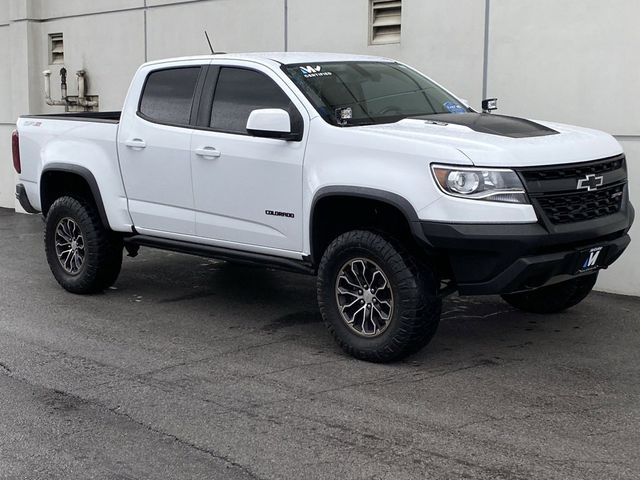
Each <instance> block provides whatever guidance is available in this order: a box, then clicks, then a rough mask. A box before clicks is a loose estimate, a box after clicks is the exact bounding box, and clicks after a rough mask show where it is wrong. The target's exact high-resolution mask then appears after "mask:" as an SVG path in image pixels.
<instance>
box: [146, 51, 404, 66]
mask: <svg viewBox="0 0 640 480" xmlns="http://www.w3.org/2000/svg"><path fill="white" fill-rule="evenodd" d="M213 59H229V60H248V61H254V62H259V63H269V62H277V63H282V64H285V65H287V64H296V63H324V62H357V61H360V62H392V61H393V60H392V59H390V58H385V57H375V56H371V55H355V54H351V53H322V52H251V53H224V54H222V53H221V54H215V55H198V56H191V57H179V58H167V59H163V60H156V61H152V62H148V64H157V63H166V62H176V61H180V60H213Z"/></svg>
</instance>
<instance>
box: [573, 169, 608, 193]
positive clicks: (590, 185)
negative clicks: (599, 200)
mask: <svg viewBox="0 0 640 480" xmlns="http://www.w3.org/2000/svg"><path fill="white" fill-rule="evenodd" d="M603 183H604V177H603V176H602V175H595V174H593V173H590V174H589V175H587V176H586V177H584V178H581V179H580V180H578V186H577V187H576V189H578V190H580V189H582V188H586V189H587V191H589V192H591V191H592V190H596V189H597V188H598V187H601V186H602V184H603Z"/></svg>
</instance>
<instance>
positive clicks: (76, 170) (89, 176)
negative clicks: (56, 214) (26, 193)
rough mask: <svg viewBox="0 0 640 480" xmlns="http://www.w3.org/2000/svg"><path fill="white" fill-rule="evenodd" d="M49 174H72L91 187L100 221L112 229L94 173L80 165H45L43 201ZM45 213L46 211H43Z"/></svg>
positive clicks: (41, 177)
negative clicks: (45, 181) (47, 174)
mask: <svg viewBox="0 0 640 480" xmlns="http://www.w3.org/2000/svg"><path fill="white" fill-rule="evenodd" d="M49 172H64V173H72V174H74V175H78V176H79V177H81V178H82V179H84V181H85V182H87V185H89V189H90V190H91V195H93V200H94V202H95V204H96V208H97V209H98V214H99V215H100V220H101V221H102V224H103V225H104V226H105V227H106V228H110V226H109V219H108V218H107V212H106V210H105V209H104V203H103V201H102V195H101V194H100V187H98V182H97V181H96V178H95V177H94V176H93V173H91V171H90V170H89V169H87V168H85V167H81V166H80V165H75V164H73V163H58V162H52V163H48V164H46V165H45V167H44V168H43V169H42V173H41V174H40V199H41V201H42V198H43V195H42V193H43V181H42V180H43V177H44V175H45V174H46V173H49ZM43 213H44V209H43Z"/></svg>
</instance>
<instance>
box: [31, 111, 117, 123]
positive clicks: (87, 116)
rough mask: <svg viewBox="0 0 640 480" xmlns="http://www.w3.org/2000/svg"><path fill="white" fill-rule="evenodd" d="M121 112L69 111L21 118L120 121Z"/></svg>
mask: <svg viewBox="0 0 640 480" xmlns="http://www.w3.org/2000/svg"><path fill="white" fill-rule="evenodd" d="M121 114H122V112H69V113H46V114H41V115H22V116H21V117H20V118H59V119H60V120H79V121H83V122H100V123H119V122H120V115H121Z"/></svg>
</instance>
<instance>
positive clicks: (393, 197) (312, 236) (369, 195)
mask: <svg viewBox="0 0 640 480" xmlns="http://www.w3.org/2000/svg"><path fill="white" fill-rule="evenodd" d="M339 199H352V200H357V201H359V202H362V203H369V204H376V205H383V206H386V207H387V208H391V209H393V210H394V211H397V212H399V213H400V214H401V217H402V220H403V222H404V225H406V227H407V229H408V233H410V234H411V235H412V236H413V237H415V238H419V239H420V240H423V241H426V239H425V238H424V234H423V232H422V230H421V228H420V224H419V218H418V214H417V212H416V210H415V208H413V206H412V205H411V203H410V202H409V201H408V200H407V199H406V198H404V197H402V196H401V195H398V194H396V193H392V192H389V191H386V190H380V189H376V188H368V187H357V186H342V185H338V186H327V187H322V188H320V189H319V190H318V191H317V192H316V193H315V195H314V197H313V201H312V202H311V211H310V216H309V245H310V256H311V260H312V262H313V264H314V265H318V263H319V261H320V258H321V257H322V253H323V252H324V249H326V247H327V245H324V244H323V243H326V241H325V242H323V241H322V239H321V236H320V235H319V233H320V232H319V229H320V227H321V225H320V224H319V216H320V215H323V214H325V215H326V212H323V210H322V205H323V203H324V202H327V201H328V200H336V201H337V200H339Z"/></svg>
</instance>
